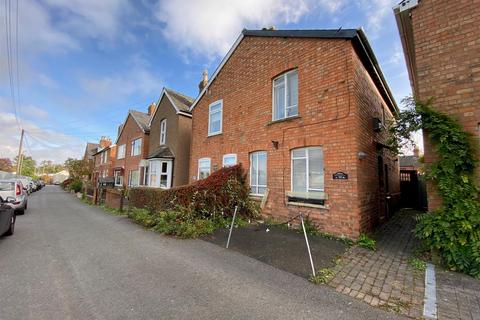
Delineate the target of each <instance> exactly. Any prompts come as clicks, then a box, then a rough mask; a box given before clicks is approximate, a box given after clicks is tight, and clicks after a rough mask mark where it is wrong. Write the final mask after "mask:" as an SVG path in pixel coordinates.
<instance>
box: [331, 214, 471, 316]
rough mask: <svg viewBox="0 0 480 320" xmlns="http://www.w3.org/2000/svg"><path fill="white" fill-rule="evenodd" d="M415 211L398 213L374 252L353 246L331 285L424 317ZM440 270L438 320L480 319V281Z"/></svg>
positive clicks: (372, 302)
mask: <svg viewBox="0 0 480 320" xmlns="http://www.w3.org/2000/svg"><path fill="white" fill-rule="evenodd" d="M415 214H416V213H415V212H414V211H409V210H404V211H400V212H399V213H397V214H396V215H395V216H394V217H393V218H392V219H391V220H390V221H389V222H388V223H387V224H385V225H384V226H383V228H382V229H381V230H380V231H379V233H378V238H377V250H376V251H375V252H373V251H370V250H366V249H362V248H358V247H352V248H351V249H350V250H349V251H348V252H347V253H346V254H345V255H344V256H343V257H342V259H341V260H340V263H339V264H338V265H337V266H336V268H335V272H336V276H335V278H334V279H333V280H331V281H330V283H329V285H330V286H332V287H334V288H335V289H336V291H337V292H341V293H343V294H345V295H348V296H351V297H355V298H357V299H359V300H363V301H364V302H366V303H369V304H370V305H372V306H376V307H380V308H382V309H385V310H389V311H391V312H394V313H397V314H403V315H406V316H409V317H411V318H415V319H418V318H422V316H423V300H424V295H425V274H424V272H419V271H418V270H415V269H414V268H412V267H411V265H410V264H409V261H410V260H411V259H412V257H413V250H414V249H415V245H416V240H415V238H414V236H413V233H412V232H411V231H412V230H413V228H414V227H415V219H414V216H415ZM435 270H436V305H437V317H438V319H439V320H446V319H448V320H450V319H451V320H453V319H462V320H480V280H477V279H473V278H472V277H469V276H467V275H463V274H459V273H453V272H446V271H444V270H442V268H441V267H435Z"/></svg>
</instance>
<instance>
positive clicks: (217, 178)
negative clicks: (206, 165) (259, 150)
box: [128, 165, 258, 218]
mask: <svg viewBox="0 0 480 320" xmlns="http://www.w3.org/2000/svg"><path fill="white" fill-rule="evenodd" d="M249 194H250V189H249V187H248V184H247V183H246V174H245V172H244V170H243V168H242V166H241V165H236V166H232V167H228V168H222V169H220V170H218V171H216V172H214V173H213V174H211V175H210V176H209V177H208V178H206V179H203V180H200V181H197V182H195V183H193V184H190V185H186V186H181V187H176V188H172V189H157V188H146V187H141V188H132V189H130V191H129V196H128V197H129V205H130V206H133V207H136V208H144V209H147V210H148V211H149V212H151V213H154V212H160V211H169V210H177V209H178V208H179V207H180V208H185V209H187V210H189V211H190V212H192V213H194V215H195V216H196V217H198V218H214V217H215V216H218V215H223V216H224V217H228V216H231V215H233V210H234V208H235V206H236V205H238V209H239V211H238V214H239V215H240V216H243V217H253V216H255V215H256V214H257V213H258V209H257V206H256V204H255V202H254V201H252V200H251V199H250V197H249Z"/></svg>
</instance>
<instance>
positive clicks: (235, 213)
mask: <svg viewBox="0 0 480 320" xmlns="http://www.w3.org/2000/svg"><path fill="white" fill-rule="evenodd" d="M237 209H238V206H235V211H233V218H232V224H231V225H230V232H229V234H228V240H227V246H226V247H225V248H227V249H228V245H229V244H230V237H231V236H232V230H233V224H234V223H235V217H236V216H237Z"/></svg>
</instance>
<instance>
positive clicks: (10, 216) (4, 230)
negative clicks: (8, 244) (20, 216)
mask: <svg viewBox="0 0 480 320" xmlns="http://www.w3.org/2000/svg"><path fill="white" fill-rule="evenodd" d="M13 202H15V198H12V197H8V198H6V199H5V200H4V199H3V198H2V197H0V235H2V236H11V235H12V234H13V232H14V231H15V221H16V220H17V216H16V215H15V211H14V210H13V209H12V207H11V206H10V204H12V203H13Z"/></svg>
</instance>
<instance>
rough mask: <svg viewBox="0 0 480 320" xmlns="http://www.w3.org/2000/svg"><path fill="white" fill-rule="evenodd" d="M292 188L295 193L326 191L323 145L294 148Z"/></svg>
mask: <svg viewBox="0 0 480 320" xmlns="http://www.w3.org/2000/svg"><path fill="white" fill-rule="evenodd" d="M292 190H293V192H295V193H306V194H308V193H316V192H317V193H318V192H324V172H323V150H322V148H321V147H309V148H300V149H294V150H292Z"/></svg>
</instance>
